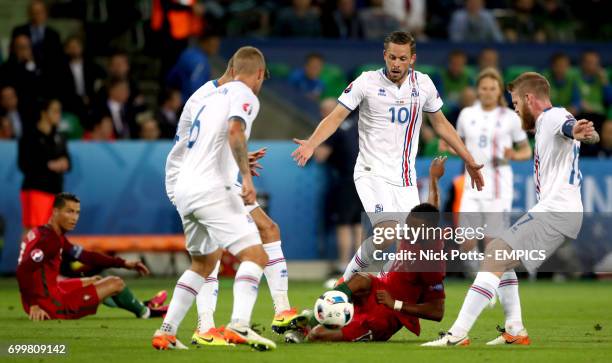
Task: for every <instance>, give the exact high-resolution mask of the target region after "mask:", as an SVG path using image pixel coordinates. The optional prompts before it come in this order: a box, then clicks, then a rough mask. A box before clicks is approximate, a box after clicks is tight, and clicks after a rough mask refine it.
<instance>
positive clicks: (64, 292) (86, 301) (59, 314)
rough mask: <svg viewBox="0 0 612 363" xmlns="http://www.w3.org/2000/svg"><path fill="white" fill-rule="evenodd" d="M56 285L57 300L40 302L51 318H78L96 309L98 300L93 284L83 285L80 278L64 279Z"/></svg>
mask: <svg viewBox="0 0 612 363" xmlns="http://www.w3.org/2000/svg"><path fill="white" fill-rule="evenodd" d="M57 286H58V289H59V290H58V291H59V300H57V299H49V300H46V301H44V302H41V303H40V307H41V308H42V309H43V310H45V311H46V312H47V313H49V316H50V317H51V319H80V318H82V317H84V316H87V315H93V314H95V313H96V312H97V311H98V305H99V304H100V300H99V299H98V293H97V292H96V287H95V286H94V285H93V284H91V285H88V286H85V287H83V284H82V283H81V279H66V280H62V281H58V284H57Z"/></svg>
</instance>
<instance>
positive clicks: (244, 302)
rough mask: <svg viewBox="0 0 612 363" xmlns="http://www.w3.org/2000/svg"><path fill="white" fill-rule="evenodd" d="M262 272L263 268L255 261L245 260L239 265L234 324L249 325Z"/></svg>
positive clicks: (236, 281) (236, 280)
mask: <svg viewBox="0 0 612 363" xmlns="http://www.w3.org/2000/svg"><path fill="white" fill-rule="evenodd" d="M262 274H263V269H262V268H261V267H259V265H258V264H256V263H255V262H251V261H244V262H242V263H241V264H240V267H238V271H237V272H236V277H235V279H234V308H233V310H232V321H231V322H232V324H235V325H239V326H244V327H249V324H250V322H251V314H252V313H253V307H254V306H255V301H256V300H257V290H258V289H259V280H260V279H261V275H262Z"/></svg>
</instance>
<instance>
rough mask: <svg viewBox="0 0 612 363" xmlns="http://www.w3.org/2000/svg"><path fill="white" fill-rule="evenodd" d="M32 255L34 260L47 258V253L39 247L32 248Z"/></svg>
mask: <svg viewBox="0 0 612 363" xmlns="http://www.w3.org/2000/svg"><path fill="white" fill-rule="evenodd" d="M30 257H32V261H34V262H40V261H42V260H43V258H45V254H44V253H43V251H42V250H40V249H38V248H37V249H34V250H32V252H30Z"/></svg>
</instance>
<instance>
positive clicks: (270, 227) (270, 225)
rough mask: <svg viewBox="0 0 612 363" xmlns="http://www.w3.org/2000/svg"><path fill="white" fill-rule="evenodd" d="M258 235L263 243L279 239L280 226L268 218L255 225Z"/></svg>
mask: <svg viewBox="0 0 612 363" xmlns="http://www.w3.org/2000/svg"><path fill="white" fill-rule="evenodd" d="M257 227H258V229H259V235H260V236H261V240H262V241H263V242H264V243H269V242H275V241H279V240H280V228H279V227H278V224H276V223H275V222H274V221H273V220H271V219H268V220H266V221H265V222H263V223H262V224H261V225H258V226H257Z"/></svg>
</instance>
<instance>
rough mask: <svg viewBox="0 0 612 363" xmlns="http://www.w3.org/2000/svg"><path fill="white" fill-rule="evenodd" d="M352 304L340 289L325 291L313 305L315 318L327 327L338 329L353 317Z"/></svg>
mask: <svg viewBox="0 0 612 363" xmlns="http://www.w3.org/2000/svg"><path fill="white" fill-rule="evenodd" d="M353 311H354V310H353V304H352V303H350V302H349V299H348V296H346V294H345V293H343V292H341V291H336V290H332V291H327V292H326V293H324V294H323V295H321V296H319V298H318V299H317V301H316V302H315V306H314V313H315V318H316V319H317V321H318V322H319V324H321V325H323V326H325V327H326V328H328V329H340V328H342V327H343V326H345V325H346V324H348V323H350V322H351V320H352V319H353Z"/></svg>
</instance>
